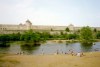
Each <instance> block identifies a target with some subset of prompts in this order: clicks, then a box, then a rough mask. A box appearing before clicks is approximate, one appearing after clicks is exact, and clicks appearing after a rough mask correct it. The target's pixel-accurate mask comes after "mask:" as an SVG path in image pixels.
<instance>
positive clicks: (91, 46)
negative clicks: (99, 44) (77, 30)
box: [80, 43, 93, 52]
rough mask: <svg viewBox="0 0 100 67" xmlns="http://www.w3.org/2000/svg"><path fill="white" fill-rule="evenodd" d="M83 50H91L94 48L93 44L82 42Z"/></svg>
mask: <svg viewBox="0 0 100 67" xmlns="http://www.w3.org/2000/svg"><path fill="white" fill-rule="evenodd" d="M80 46H81V51H82V52H90V51H92V49H93V44H92V43H91V44H86V43H81V45H80Z"/></svg>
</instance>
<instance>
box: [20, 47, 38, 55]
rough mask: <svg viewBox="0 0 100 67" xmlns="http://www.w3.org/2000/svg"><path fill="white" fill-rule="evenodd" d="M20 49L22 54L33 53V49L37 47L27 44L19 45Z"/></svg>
mask: <svg viewBox="0 0 100 67" xmlns="http://www.w3.org/2000/svg"><path fill="white" fill-rule="evenodd" d="M20 47H21V51H22V52H24V54H33V53H34V50H36V49H38V47H34V46H29V45H20Z"/></svg>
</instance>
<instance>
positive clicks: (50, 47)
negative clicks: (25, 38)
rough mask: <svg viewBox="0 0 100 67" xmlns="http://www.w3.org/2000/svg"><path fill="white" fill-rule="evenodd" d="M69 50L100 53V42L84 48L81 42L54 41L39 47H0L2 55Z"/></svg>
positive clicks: (13, 45) (19, 45) (14, 44)
mask: <svg viewBox="0 0 100 67" xmlns="http://www.w3.org/2000/svg"><path fill="white" fill-rule="evenodd" d="M69 50H72V51H74V52H94V51H99V52H100V42H95V45H90V46H83V45H81V44H80V43H79V42H76V43H69V44H66V43H65V42H62V43H56V42H53V41H47V42H46V43H44V44H41V45H40V46H38V47H22V46H21V44H16V43H13V44H11V45H10V47H5V48H2V47H0V53H13V54H16V53H19V52H24V54H31V55H36V54H42V53H43V54H54V53H56V52H59V53H60V54H64V53H68V52H69Z"/></svg>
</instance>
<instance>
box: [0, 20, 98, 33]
mask: <svg viewBox="0 0 100 67" xmlns="http://www.w3.org/2000/svg"><path fill="white" fill-rule="evenodd" d="M67 27H68V28H69V30H70V31H72V32H73V31H78V30H80V29H81V28H82V27H75V26H74V25H72V24H70V25H68V26H43V25H32V23H31V21H29V20H26V22H25V24H22V23H20V24H19V25H7V24H0V34H11V33H18V32H20V33H23V32H24V31H26V30H30V29H32V30H34V31H38V32H43V31H48V32H50V33H51V34H56V33H58V34H59V33H60V32H61V31H62V32H65V29H66V28H67ZM91 28H92V29H96V30H100V27H91Z"/></svg>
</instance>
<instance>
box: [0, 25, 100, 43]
mask: <svg viewBox="0 0 100 67" xmlns="http://www.w3.org/2000/svg"><path fill="white" fill-rule="evenodd" d="M66 32H70V30H69V29H68V28H66ZM52 39H65V40H70V39H81V40H83V41H85V40H86V41H90V40H91V39H100V31H96V30H95V31H92V30H91V28H90V27H88V26H87V27H83V28H82V29H81V30H80V32H78V33H77V32H74V33H63V32H60V34H50V33H49V32H42V33H41V32H34V30H28V31H26V32H24V33H23V34H20V33H16V34H15V33H13V34H1V35H0V41H26V42H29V41H32V42H35V41H45V40H52Z"/></svg>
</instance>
